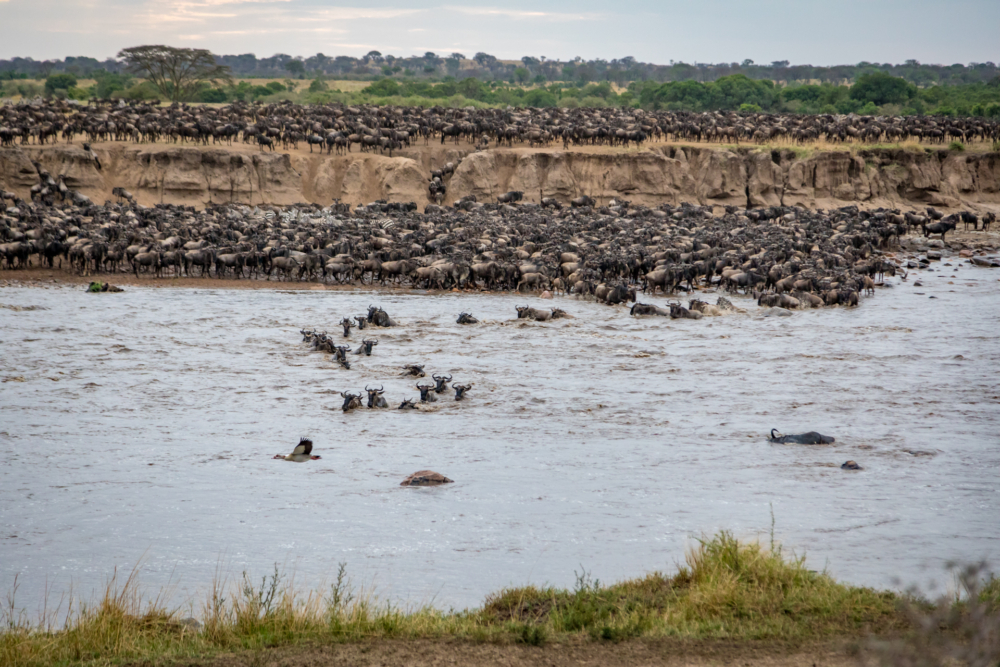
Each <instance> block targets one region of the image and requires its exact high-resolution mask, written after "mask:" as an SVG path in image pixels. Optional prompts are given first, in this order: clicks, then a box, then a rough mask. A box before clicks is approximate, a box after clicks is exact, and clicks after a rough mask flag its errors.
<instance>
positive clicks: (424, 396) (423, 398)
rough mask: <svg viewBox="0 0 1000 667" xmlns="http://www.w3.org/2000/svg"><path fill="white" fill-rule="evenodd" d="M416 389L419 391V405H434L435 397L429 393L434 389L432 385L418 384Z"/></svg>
mask: <svg viewBox="0 0 1000 667" xmlns="http://www.w3.org/2000/svg"><path fill="white" fill-rule="evenodd" d="M417 389H418V390H419V391H420V402H421V403H434V402H435V401H437V400H438V399H437V396H435V395H434V394H432V393H431V391H432V390H433V389H434V385H432V384H420V383H419V382H418V383H417Z"/></svg>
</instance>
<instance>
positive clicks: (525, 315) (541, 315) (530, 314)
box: [514, 306, 552, 322]
mask: <svg viewBox="0 0 1000 667" xmlns="http://www.w3.org/2000/svg"><path fill="white" fill-rule="evenodd" d="M514 308H516V309H517V317H518V319H529V320H537V321H539V322H547V321H549V320H551V319H552V313H551V312H550V311H548V310H540V309H538V308H531V307H530V306H514Z"/></svg>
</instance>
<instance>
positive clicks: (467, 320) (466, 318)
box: [458, 313, 479, 324]
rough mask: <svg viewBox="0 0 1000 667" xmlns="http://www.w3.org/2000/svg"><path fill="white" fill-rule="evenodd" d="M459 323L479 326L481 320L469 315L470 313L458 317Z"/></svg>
mask: <svg viewBox="0 0 1000 667" xmlns="http://www.w3.org/2000/svg"><path fill="white" fill-rule="evenodd" d="M458 323H459V324H479V320H477V319H476V318H475V317H473V316H472V315H469V314H468V313H460V314H459V316H458Z"/></svg>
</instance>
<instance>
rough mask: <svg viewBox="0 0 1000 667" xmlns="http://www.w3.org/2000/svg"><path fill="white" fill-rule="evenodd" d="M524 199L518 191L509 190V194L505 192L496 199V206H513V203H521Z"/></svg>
mask: <svg viewBox="0 0 1000 667" xmlns="http://www.w3.org/2000/svg"><path fill="white" fill-rule="evenodd" d="M523 198H524V193H523V192H521V191H520V190H511V191H510V192H505V193H503V194H502V195H499V196H498V197H497V203H498V204H513V203H514V202H518V201H521V200H522V199H523Z"/></svg>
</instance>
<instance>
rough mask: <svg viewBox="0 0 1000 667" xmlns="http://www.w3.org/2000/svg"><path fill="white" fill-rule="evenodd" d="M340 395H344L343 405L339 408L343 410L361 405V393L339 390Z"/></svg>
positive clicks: (346, 410)
mask: <svg viewBox="0 0 1000 667" xmlns="http://www.w3.org/2000/svg"><path fill="white" fill-rule="evenodd" d="M340 395H341V396H343V397H344V405H343V406H341V410H343V411H344V412H350V411H351V410H354V409H355V408H360V407H361V394H352V393H351V392H349V391H348V392H343V391H342V392H340Z"/></svg>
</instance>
